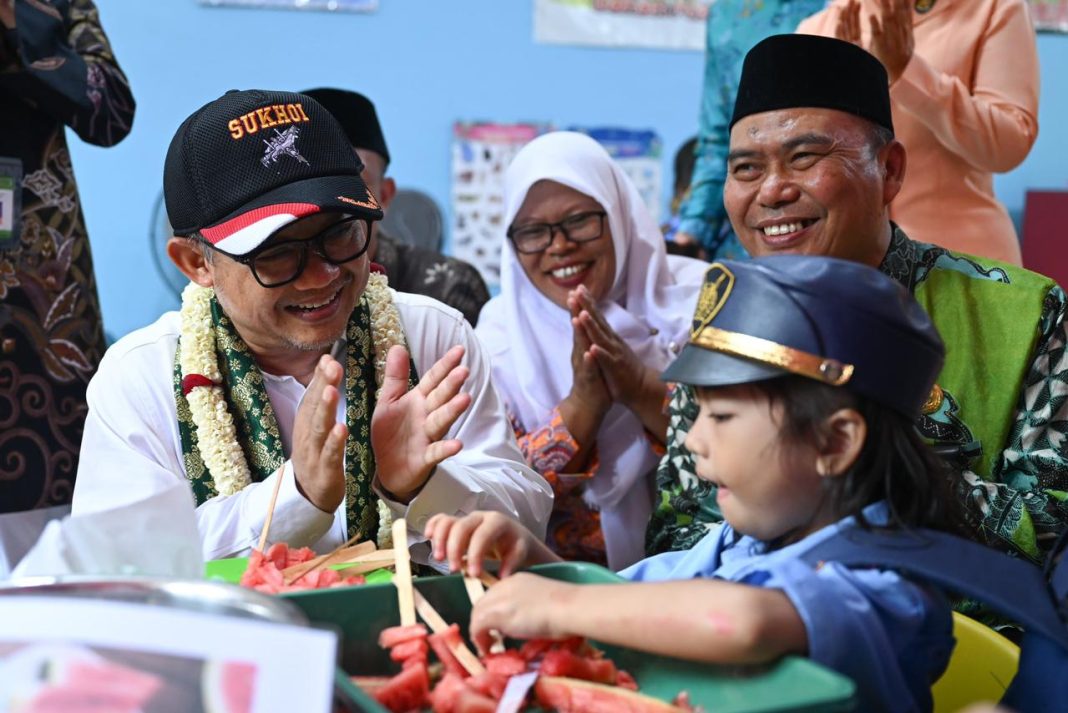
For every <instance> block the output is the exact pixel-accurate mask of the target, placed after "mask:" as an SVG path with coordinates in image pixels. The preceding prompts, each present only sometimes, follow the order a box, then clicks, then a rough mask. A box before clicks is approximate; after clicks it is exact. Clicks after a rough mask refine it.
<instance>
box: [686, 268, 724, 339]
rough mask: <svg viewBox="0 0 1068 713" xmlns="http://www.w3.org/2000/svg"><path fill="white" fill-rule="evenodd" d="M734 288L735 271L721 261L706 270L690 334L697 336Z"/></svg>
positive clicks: (717, 312) (721, 307)
mask: <svg viewBox="0 0 1068 713" xmlns="http://www.w3.org/2000/svg"><path fill="white" fill-rule="evenodd" d="M733 288H734V273H733V272H731V271H730V270H728V269H727V267H726V266H725V265H724V264H723V263H721V262H714V263H712V265H711V266H710V267H709V268H708V271H707V272H705V281H704V284H702V285H701V293H700V294H699V295H698V296H697V308H696V309H695V310H694V313H693V326H692V327H691V329H690V336H691V337H696V336H697V335H698V334H699V333H700V332H701V330H703V329H705V328H706V327H707V326H708V323H709V322H711V321H712V318H713V317H715V316H716V315H717V314H719V311H720V310H721V309H723V305H724V304H726V303H727V297H729V296H730V294H731V290H732V289H733Z"/></svg>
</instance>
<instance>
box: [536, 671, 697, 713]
mask: <svg viewBox="0 0 1068 713" xmlns="http://www.w3.org/2000/svg"><path fill="white" fill-rule="evenodd" d="M534 695H535V697H536V698H537V700H538V705H540V706H541V707H543V708H545V709H547V710H556V711H559V712H560V713H682V711H686V710H687V709H685V708H679V707H677V706H673V705H671V704H670V703H665V702H664V701H662V700H660V699H659V698H653V697H651V696H646V695H643V694H641V693H635V692H634V691H628V690H627V689H625V688H618V687H615V686H606V685H604V684H601V683H593V682H592V681H580V680H578V679H574V678H557V677H553V676H541V677H539V678H538V682H537V683H536V684H534Z"/></svg>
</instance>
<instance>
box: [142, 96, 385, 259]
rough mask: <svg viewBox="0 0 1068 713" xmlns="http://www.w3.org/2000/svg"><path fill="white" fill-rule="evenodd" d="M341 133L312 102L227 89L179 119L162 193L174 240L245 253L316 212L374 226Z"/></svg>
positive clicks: (371, 203) (374, 214) (355, 161)
mask: <svg viewBox="0 0 1068 713" xmlns="http://www.w3.org/2000/svg"><path fill="white" fill-rule="evenodd" d="M362 169H363V165H362V164H361V163H360V160H359V157H358V156H356V154H355V153H354V152H353V151H352V148H351V147H350V145H349V143H348V140H347V138H346V137H345V133H344V132H343V131H342V129H341V126H339V125H338V123H337V121H336V120H335V119H334V117H333V116H331V115H330V113H329V112H328V111H327V110H326V109H324V108H323V107H321V106H320V105H319V103H318V102H316V101H315V100H314V99H311V98H309V97H306V96H304V95H302V94H296V93H293V92H277V91H264V90H258V89H251V90H247V91H230V92H227V93H226V94H224V95H223V96H221V97H219V98H218V99H216V100H215V101H212V102H209V103H208V104H206V105H204V106H203V107H201V108H200V109H198V110H197V111H196V112H194V113H193V115H192V116H190V117H189V118H188V119H186V120H185V121H184V122H183V123H182V125H181V126H180V127H178V131H177V133H176V134H175V135H174V138H173V139H172V140H171V145H170V147H169V148H168V150H167V160H166V163H165V165H164V171H163V194H164V199H165V200H166V203H167V215H168V218H169V219H170V222H171V225H172V226H173V227H174V234H175V235H183V236H184V235H191V234H192V233H194V232H199V233H200V234H201V235H203V236H204V238H205V239H206V240H208V241H209V242H210V243H212V245H214V246H215V247H216V248H218V249H219V250H221V251H223V252H226V253H228V254H230V255H244V254H246V253H248V252H250V251H252V250H254V249H255V248H256V247H258V246H259V245H260V244H261V243H263V241H264V240H266V239H267V238H268V237H269V236H270V235H271V234H272V233H274V232H275V231H276V230H278V229H279V228H281V227H283V226H285V225H287V224H288V223H291V222H292V221H294V220H297V219H299V218H303V217H305V216H308V215H312V214H314V213H318V212H341V213H350V214H355V215H360V216H363V217H366V218H368V219H371V220H380V219H381V218H382V210H381V208H380V207H379V205H378V200H377V199H376V198H375V197H374V196H372V195H371V194H370V192H369V191H368V190H367V186H366V185H364V182H363V180H362V179H361V178H360V171H361V170H362Z"/></svg>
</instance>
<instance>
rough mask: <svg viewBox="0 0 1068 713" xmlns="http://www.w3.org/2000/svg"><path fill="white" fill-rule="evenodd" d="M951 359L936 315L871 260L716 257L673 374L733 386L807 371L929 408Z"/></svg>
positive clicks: (874, 395)
mask: <svg viewBox="0 0 1068 713" xmlns="http://www.w3.org/2000/svg"><path fill="white" fill-rule="evenodd" d="M944 361H945V347H944V346H943V344H942V339H941V338H940V337H939V335H938V331H937V330H936V329H935V327H934V325H933V324H932V323H931V320H930V318H929V317H928V316H927V313H926V312H924V311H923V308H922V307H921V306H920V305H919V303H918V302H916V300H915V299H913V297H912V295H910V294H909V293H908V291H907V290H906V289H905V288H904V287H902V286H901V285H900V284H899V283H897V282H895V281H894V280H892V279H891V278H889V277H887V276H886V275H884V274H882V273H881V272H879V271H878V270H875V269H873V268H871V267H868V266H867V265H861V264H860V263H856V262H850V261H847V260H838V259H835V258H828V257H820V256H810V255H776V256H771V257H763V258H756V259H754V260H750V261H746V262H736V261H733V260H723V261H721V262H716V263H713V264H712V266H711V267H709V269H708V272H707V273H706V274H705V281H704V284H703V285H702V287H701V292H700V295H699V296H698V299H697V308H696V309H695V311H694V318H693V325H692V327H691V330H690V342H689V344H687V345H686V346H685V347H684V348H683V350H682V353H681V354H680V355H679V358H678V359H676V360H675V362H674V363H672V364H671V366H669V367H668V368H667V370H666V371H665V372H664V375H663V378H664V379H665V380H666V381H676V382H680V383H684V384H691V385H693V386H731V385H735V384H748V383H752V382H755V381H763V380H766V379H771V378H775V377H779V376H783V375H785V374H799V375H801V376H806V377H808V378H810V379H815V380H816V381H821V382H823V383H825V384H829V385H831V386H839V387H842V388H845V389H848V390H850V391H853V392H855V393H857V394H860V395H862V396H865V397H867V398H869V399H872V400H873V401H876V402H878V403H881V404H883V405H885V406H889V407H890V408H892V409H894V410H896V411H898V412H900V413H903V414H905V415H907V416H909V417H913V418H915V417H917V416H919V414H920V409H921V408H922V406H923V404H924V402H925V401H926V400H927V398H928V397H929V396H930V394H931V388H932V387H933V386H934V383H935V379H936V378H937V377H938V374H939V372H941V370H942V364H943V362H944Z"/></svg>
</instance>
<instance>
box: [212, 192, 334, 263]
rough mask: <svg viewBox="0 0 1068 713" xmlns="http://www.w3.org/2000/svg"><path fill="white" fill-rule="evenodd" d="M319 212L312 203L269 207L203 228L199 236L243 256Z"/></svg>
mask: <svg viewBox="0 0 1068 713" xmlns="http://www.w3.org/2000/svg"><path fill="white" fill-rule="evenodd" d="M319 210H320V208H319V206H317V205H315V204H313V203H279V204H277V205H268V206H264V207H262V208H255V209H253V210H250V211H248V212H247V213H242V214H241V215H239V216H237V217H236V218H231V219H230V220H228V221H226V222H225V223H219V224H218V225H215V226H212V227H210V228H204V229H203V230H201V231H200V234H201V235H203V236H204V238H205V239H206V240H207V241H208V242H209V243H211V244H212V245H214V246H215V247H217V248H218V249H219V250H222V251H223V252H225V253H229V254H231V255H244V254H246V253H248V252H251V251H252V250H255V249H256V248H258V247H259V246H260V244H261V243H263V241H264V240H266V239H267V238H268V237H269V236H270V235H271V234H272V233H274V231H276V230H278V229H279V228H281V227H282V226H284V225H287V224H289V223H292V222H293V221H294V220H297V219H298V218H303V217H304V216H306V215H311V214H312V213H318V212H319Z"/></svg>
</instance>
